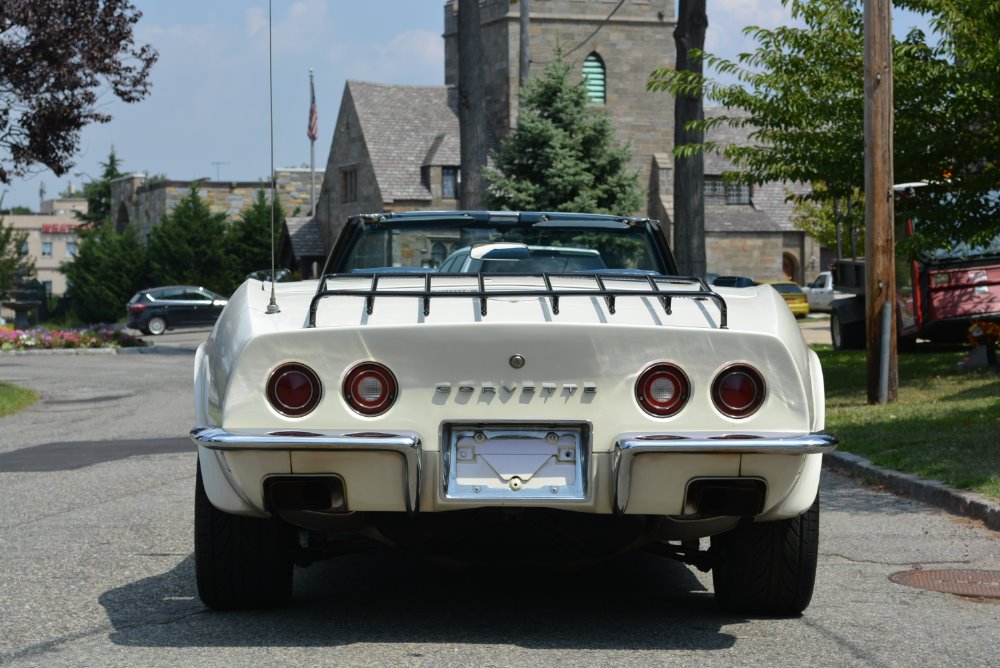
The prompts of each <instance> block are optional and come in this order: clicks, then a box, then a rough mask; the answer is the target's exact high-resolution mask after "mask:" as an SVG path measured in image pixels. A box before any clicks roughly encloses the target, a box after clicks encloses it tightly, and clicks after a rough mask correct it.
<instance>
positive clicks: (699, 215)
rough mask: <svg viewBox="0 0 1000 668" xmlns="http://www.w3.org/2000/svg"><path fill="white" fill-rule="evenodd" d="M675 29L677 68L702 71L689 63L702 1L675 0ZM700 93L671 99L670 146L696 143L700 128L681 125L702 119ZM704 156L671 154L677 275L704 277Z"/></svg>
mask: <svg viewBox="0 0 1000 668" xmlns="http://www.w3.org/2000/svg"><path fill="white" fill-rule="evenodd" d="M679 1H680V7H679V9H678V13H677V28H676V29H675V30H674V42H675V43H676V45H677V70H678V71H682V70H687V71H690V72H696V73H698V74H701V73H702V61H701V60H698V61H696V62H692V60H691V58H690V57H689V55H688V54H689V52H690V51H691V49H703V48H704V46H705V29H706V28H707V27H708V17H707V16H706V14H705V0H679ZM703 118H704V110H703V107H702V99H701V95H697V96H689V95H681V96H678V97H677V99H676V100H675V101H674V146H684V145H686V144H700V143H702V142H703V141H704V133H703V132H702V131H701V130H688V129H686V128H685V126H686V125H687V123H689V122H690V121H697V120H702V119H703ZM704 190H705V157H704V155H703V154H702V152H701V151H698V152H697V153H695V154H693V155H691V156H689V157H685V158H678V157H674V253H675V255H676V256H677V264H678V268H679V270H680V272H681V274H684V275H687V276H699V277H702V278H704V276H705V271H706V267H705V196H704Z"/></svg>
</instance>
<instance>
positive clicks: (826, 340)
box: [799, 313, 832, 346]
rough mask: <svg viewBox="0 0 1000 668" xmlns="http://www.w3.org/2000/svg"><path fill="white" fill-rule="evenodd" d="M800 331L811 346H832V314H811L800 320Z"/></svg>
mask: <svg viewBox="0 0 1000 668" xmlns="http://www.w3.org/2000/svg"><path fill="white" fill-rule="evenodd" d="M799 329H801V330H802V336H804V337H805V339H806V343H808V344H809V345H811V346H813V345H827V346H829V345H832V344H831V342H830V314H828V313H810V314H809V315H807V316H806V317H804V318H802V319H801V320H799Z"/></svg>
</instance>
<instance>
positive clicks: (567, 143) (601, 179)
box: [484, 58, 642, 214]
mask: <svg viewBox="0 0 1000 668" xmlns="http://www.w3.org/2000/svg"><path fill="white" fill-rule="evenodd" d="M571 71H572V66H571V65H570V64H568V63H565V62H562V60H561V59H558V58H557V60H556V61H555V62H553V63H551V64H550V65H549V66H548V67H546V68H545V73H544V74H543V75H542V76H541V77H536V78H532V79H530V80H529V81H528V83H527V85H526V86H525V88H524V89H522V97H521V105H520V110H519V112H518V119H517V128H516V129H515V130H514V131H512V132H511V133H510V134H509V135H507V137H506V138H505V139H504V140H503V142H502V143H501V145H500V150H499V151H497V152H495V153H494V154H493V158H494V162H495V165H496V166H495V167H492V168H487V170H486V172H485V174H484V176H485V180H486V182H487V184H488V188H487V192H486V193H485V198H484V199H485V201H486V205H487V206H488V207H490V208H504V209H512V210H535V211H586V212H593V213H611V214H631V213H633V212H635V211H637V210H638V209H639V208H640V207H641V206H642V195H641V192H640V190H639V181H638V174H637V173H635V172H629V171H628V163H629V159H630V158H631V150H630V149H629V148H627V147H623V148H619V147H616V146H615V142H614V128H613V127H612V125H611V121H610V119H609V118H608V115H607V113H606V112H604V111H598V110H595V109H594V108H592V107H591V106H590V105H589V103H588V101H587V92H586V89H585V87H584V84H583V82H582V81H578V82H576V83H573V82H571V81H570V72H571Z"/></svg>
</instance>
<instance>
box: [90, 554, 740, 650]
mask: <svg viewBox="0 0 1000 668" xmlns="http://www.w3.org/2000/svg"><path fill="white" fill-rule="evenodd" d="M99 601H100V603H101V605H102V606H104V608H105V610H106V611H107V615H108V618H109V619H110V621H111V623H112V624H113V626H114V631H113V632H112V633H111V635H110V639H111V641H112V642H114V643H116V644H119V645H127V646H141V647H267V646H272V647H320V646H330V647H333V646H341V645H350V644H355V643H418V644H420V643H441V644H456V643H461V644H469V645H515V646H518V647H522V648H528V649H581V650H622V649H626V650H660V651H662V650H671V649H676V650H706V649H708V650H712V649H727V648H730V647H732V646H733V645H734V643H735V640H736V638H735V636H734V635H730V634H729V633H724V632H722V630H721V628H722V626H724V625H729V624H738V623H741V622H743V621H745V619H743V618H741V617H734V616H731V615H726V614H723V613H722V612H720V611H719V610H718V609H717V607H716V606H715V601H714V598H713V596H712V594H711V593H710V592H708V591H707V590H706V589H705V588H704V587H703V586H702V584H701V583H700V582H699V580H698V579H697V578H695V577H694V575H693V573H692V572H691V571H690V570H688V568H687V567H685V566H684V565H682V564H679V563H677V562H673V561H671V560H668V559H665V558H662V557H658V556H654V555H652V554H648V553H633V554H631V555H628V556H625V557H621V558H619V559H615V560H613V561H610V562H603V563H601V564H599V565H594V566H591V567H587V568H584V569H575V570H572V571H566V572H564V571H563V570H562V569H561V567H560V563H559V562H558V561H552V562H549V563H545V562H540V563H536V564H533V565H532V566H531V567H530V568H528V567H524V566H517V567H510V568H508V567H504V566H492V567H490V568H462V569H458V568H454V567H448V566H446V565H442V564H439V563H432V562H428V561H427V560H424V559H421V558H419V557H414V555H412V554H410V553H406V552H403V551H394V550H385V551H371V552H365V553H362V554H355V555H350V556H345V557H339V558H336V559H332V560H329V561H324V562H321V563H318V564H314V565H313V566H311V567H309V568H306V569H299V568H297V569H296V573H295V595H294V597H293V600H292V601H291V603H289V604H288V605H286V606H284V607H282V608H280V609H275V610H256V611H247V612H216V611H212V610H209V609H207V608H205V607H204V606H203V605H202V603H201V601H200V600H199V599H198V598H197V593H196V591H195V577H194V557H193V556H190V557H188V558H186V559H184V560H183V561H182V562H181V563H180V564H178V565H177V567H176V568H174V569H172V570H171V571H168V572H167V573H164V574H162V575H157V576H154V577H150V578H146V579H143V580H139V581H137V582H133V583H130V584H128V585H125V586H124V587H120V588H116V589H112V590H109V591H108V592H106V593H105V594H103V595H102V596H101V597H100V599H99Z"/></svg>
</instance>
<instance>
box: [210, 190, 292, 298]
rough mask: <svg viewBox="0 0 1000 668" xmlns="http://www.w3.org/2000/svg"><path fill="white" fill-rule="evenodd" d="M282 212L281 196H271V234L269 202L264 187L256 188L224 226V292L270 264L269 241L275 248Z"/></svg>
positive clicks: (275, 248) (283, 215) (283, 218)
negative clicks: (245, 203) (227, 224)
mask: <svg viewBox="0 0 1000 668" xmlns="http://www.w3.org/2000/svg"><path fill="white" fill-rule="evenodd" d="M284 222H285V212H284V210H283V209H282V208H281V200H280V198H278V196H277V195H275V200H274V236H273V237H272V235H271V202H270V200H269V199H268V197H267V195H266V193H265V192H264V191H263V190H258V191H257V197H256V198H255V199H254V202H253V204H251V205H250V206H248V207H247V208H245V209H243V211H241V212H240V217H239V218H238V219H237V220H236V221H234V222H233V223H232V225H230V227H229V229H228V230H226V235H225V238H224V241H225V243H224V246H225V254H226V266H227V268H228V270H229V271H228V282H227V284H226V286H225V294H229V293H230V292H232V291H233V290H235V289H236V288H237V287H239V285H240V284H241V283H242V282H243V281H244V280H245V279H246V275H247V274H248V273H249V272H251V271H256V270H258V269H269V268H270V267H271V244H272V240H273V243H274V251H275V252H277V250H278V241H279V240H280V239H281V236H280V235H281V228H282V226H283V225H284Z"/></svg>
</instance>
